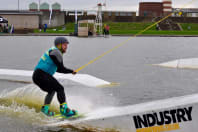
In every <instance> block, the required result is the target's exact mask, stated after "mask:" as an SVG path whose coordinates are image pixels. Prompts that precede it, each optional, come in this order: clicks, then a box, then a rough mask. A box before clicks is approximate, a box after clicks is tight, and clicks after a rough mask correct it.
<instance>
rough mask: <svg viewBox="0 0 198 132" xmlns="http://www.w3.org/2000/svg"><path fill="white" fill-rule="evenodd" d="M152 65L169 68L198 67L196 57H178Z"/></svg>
mask: <svg viewBox="0 0 198 132" xmlns="http://www.w3.org/2000/svg"><path fill="white" fill-rule="evenodd" d="M154 65H156V66H162V67H169V68H186V69H198V58H188V59H178V60H173V61H168V62H164V63H160V64H154Z"/></svg>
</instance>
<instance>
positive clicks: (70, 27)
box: [34, 23, 74, 34]
mask: <svg viewBox="0 0 198 132" xmlns="http://www.w3.org/2000/svg"><path fill="white" fill-rule="evenodd" d="M63 27H65V30H63ZM55 29H56V30H55ZM72 32H74V23H67V24H65V25H63V26H59V27H53V28H48V29H47V31H46V32H45V33H65V34H69V33H72ZM34 33H44V31H43V30H42V31H41V32H40V31H39V29H35V30H34Z"/></svg>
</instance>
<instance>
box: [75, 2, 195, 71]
mask: <svg viewBox="0 0 198 132" xmlns="http://www.w3.org/2000/svg"><path fill="white" fill-rule="evenodd" d="M194 1H195V0H192V1H190V2H188V3H186V4H185V5H184V6H183V7H181V9H182V8H184V7H186V6H187V5H190V4H191V3H193V2H194ZM179 11H180V10H178V11H176V12H179ZM172 14H173V13H170V14H169V15H167V16H165V17H164V18H162V19H160V20H159V21H157V22H155V23H154V24H152V25H150V26H148V27H147V28H145V29H144V30H142V31H140V32H138V33H136V34H135V35H133V36H131V37H130V38H128V39H127V40H125V41H123V42H121V43H120V44H118V45H116V46H115V47H113V48H112V49H110V50H108V51H106V52H104V53H103V54H101V55H99V56H98V57H96V58H95V59H93V60H91V61H89V62H88V63H87V64H85V65H83V66H81V67H80V68H78V69H76V70H75V72H79V71H81V70H82V69H84V68H85V67H87V66H88V65H90V64H92V63H94V62H95V61H97V60H99V59H100V58H102V57H104V56H105V55H107V54H109V53H111V52H112V51H114V50H116V49H118V48H119V47H121V46H123V45H124V44H126V43H127V42H128V41H129V40H131V39H132V38H135V37H136V36H138V35H141V34H142V33H143V32H145V31H147V30H149V29H150V28H152V27H153V26H155V25H157V24H158V23H160V22H162V21H164V20H165V19H167V18H168V17H170V16H171V15H172Z"/></svg>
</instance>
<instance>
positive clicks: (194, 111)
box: [48, 94, 198, 132]
mask: <svg viewBox="0 0 198 132" xmlns="http://www.w3.org/2000/svg"><path fill="white" fill-rule="evenodd" d="M197 122H198V94H194V95H188V96H182V97H175V98H170V99H165V100H158V101H153V102H148V103H142V104H137V105H132V106H126V107H120V108H106V109H103V110H98V111H94V112H92V113H89V114H86V117H84V118H81V119H79V120H74V121H67V120H66V121H62V122H58V123H53V124H48V126H50V127H55V126H59V127H67V126H70V125H72V126H74V127H77V128H79V129H81V128H82V129H85V128H86V129H88V130H96V131H102V130H115V131H120V132H168V131H170V132H197V130H198V125H197Z"/></svg>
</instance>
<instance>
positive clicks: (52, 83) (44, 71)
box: [32, 47, 73, 105]
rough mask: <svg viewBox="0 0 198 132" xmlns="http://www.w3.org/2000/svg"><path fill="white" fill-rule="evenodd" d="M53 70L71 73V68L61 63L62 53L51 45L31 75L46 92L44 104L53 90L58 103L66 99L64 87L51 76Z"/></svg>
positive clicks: (50, 99) (51, 95) (52, 93)
mask: <svg viewBox="0 0 198 132" xmlns="http://www.w3.org/2000/svg"><path fill="white" fill-rule="evenodd" d="M55 72H60V73H72V72H73V70H71V69H68V68H66V67H65V66H64V65H63V56H62V53H61V52H60V50H59V49H57V48H56V47H52V48H50V49H49V50H48V51H46V52H45V53H44V54H43V56H42V57H41V58H40V60H39V62H38V64H37V66H36V67H35V70H34V73H33V76H32V79H33V82H34V83H35V84H36V85H38V86H39V87H40V88H41V89H42V90H43V91H45V92H47V93H48V94H47V95H46V97H45V105H46V104H50V103H51V101H52V99H53V96H54V94H55V92H57V98H58V101H59V103H60V104H62V103H64V102H65V101H66V99H65V98H66V97H65V92H64V87H63V86H62V85H61V84H60V83H59V82H58V81H57V80H56V79H55V78H54V77H53V75H54V73H55Z"/></svg>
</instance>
